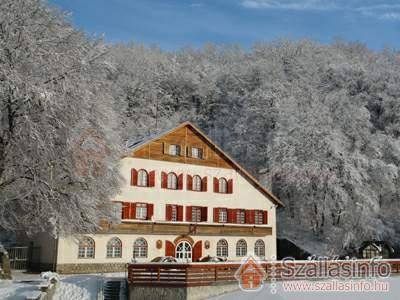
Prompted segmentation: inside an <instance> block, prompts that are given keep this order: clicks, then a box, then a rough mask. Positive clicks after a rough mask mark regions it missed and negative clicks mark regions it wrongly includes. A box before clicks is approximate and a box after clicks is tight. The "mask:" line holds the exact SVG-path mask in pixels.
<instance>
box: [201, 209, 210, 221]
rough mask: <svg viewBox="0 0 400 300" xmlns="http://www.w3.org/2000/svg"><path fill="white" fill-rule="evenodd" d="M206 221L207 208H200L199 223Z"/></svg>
mask: <svg viewBox="0 0 400 300" xmlns="http://www.w3.org/2000/svg"><path fill="white" fill-rule="evenodd" d="M207 219H208V207H202V208H201V222H207Z"/></svg>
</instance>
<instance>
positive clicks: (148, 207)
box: [147, 204, 154, 220]
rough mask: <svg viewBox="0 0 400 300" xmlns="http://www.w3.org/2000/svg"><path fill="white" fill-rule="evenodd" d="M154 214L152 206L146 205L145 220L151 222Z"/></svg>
mask: <svg viewBox="0 0 400 300" xmlns="http://www.w3.org/2000/svg"><path fill="white" fill-rule="evenodd" d="M153 214H154V204H147V220H151V217H152V216H153Z"/></svg>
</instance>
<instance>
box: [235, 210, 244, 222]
mask: <svg viewBox="0 0 400 300" xmlns="http://www.w3.org/2000/svg"><path fill="white" fill-rule="evenodd" d="M235 219H236V224H246V211H245V210H244V209H237V210H236V216H235Z"/></svg>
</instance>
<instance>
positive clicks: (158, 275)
mask: <svg viewBox="0 0 400 300" xmlns="http://www.w3.org/2000/svg"><path fill="white" fill-rule="evenodd" d="M160 279H161V276H160V266H158V268H157V281H160Z"/></svg>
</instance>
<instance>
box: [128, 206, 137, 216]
mask: <svg viewBox="0 0 400 300" xmlns="http://www.w3.org/2000/svg"><path fill="white" fill-rule="evenodd" d="M135 218H136V203H129V215H128V219H135Z"/></svg>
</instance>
